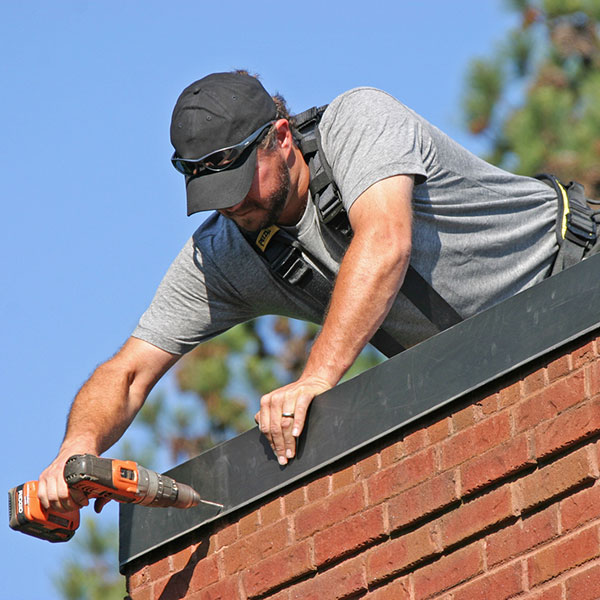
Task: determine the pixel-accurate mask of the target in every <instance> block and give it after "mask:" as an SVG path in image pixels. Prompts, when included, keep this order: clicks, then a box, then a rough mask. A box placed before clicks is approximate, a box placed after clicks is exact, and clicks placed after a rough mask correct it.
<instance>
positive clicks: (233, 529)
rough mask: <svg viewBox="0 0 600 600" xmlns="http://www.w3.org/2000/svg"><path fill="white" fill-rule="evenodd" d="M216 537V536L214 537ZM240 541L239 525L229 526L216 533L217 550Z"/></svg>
mask: <svg viewBox="0 0 600 600" xmlns="http://www.w3.org/2000/svg"><path fill="white" fill-rule="evenodd" d="M213 537H214V536H213ZM237 539H238V524H237V522H236V523H232V524H231V525H227V526H226V527H224V528H223V529H221V530H220V531H217V533H216V543H215V550H220V549H221V548H223V547H224V546H229V545H230V544H233V542H235V541H236V540H237Z"/></svg>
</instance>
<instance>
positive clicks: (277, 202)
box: [235, 157, 291, 232]
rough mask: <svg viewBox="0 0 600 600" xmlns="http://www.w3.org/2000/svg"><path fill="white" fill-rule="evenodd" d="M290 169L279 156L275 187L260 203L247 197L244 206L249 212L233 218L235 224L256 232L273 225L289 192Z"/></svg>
mask: <svg viewBox="0 0 600 600" xmlns="http://www.w3.org/2000/svg"><path fill="white" fill-rule="evenodd" d="M290 181H291V180H290V171H289V168H288V166H287V164H286V163H285V160H284V159H283V158H282V157H280V160H279V164H278V165H277V187H276V189H275V190H274V191H273V192H272V193H271V194H270V195H269V196H268V197H267V198H265V199H264V200H262V201H261V203H260V204H258V203H257V202H255V201H253V200H251V199H248V200H247V207H244V208H245V209H246V211H248V213H249V215H250V216H249V217H247V218H245V216H241V217H239V218H238V219H235V221H236V223H237V225H238V226H239V227H240V228H241V229H243V230H245V231H248V232H256V231H260V230H261V229H266V228H267V227H270V226H271V225H275V224H276V223H277V222H278V221H279V219H280V217H281V215H282V213H283V210H284V209H285V205H286V202H287V199H288V196H289V193H290V186H291V183H290Z"/></svg>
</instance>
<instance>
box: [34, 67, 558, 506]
mask: <svg viewBox="0 0 600 600" xmlns="http://www.w3.org/2000/svg"><path fill="white" fill-rule="evenodd" d="M275 100H277V102H275V101H274V99H273V98H271V96H269V94H268V93H267V92H266V91H265V90H264V88H263V87H262V86H261V84H260V83H259V82H258V80H257V79H256V78H254V77H251V76H249V75H247V74H245V73H243V72H235V73H217V74H213V75H209V76H207V77H205V78H204V79H201V80H200V81H197V82H195V83H194V84H192V85H191V86H189V87H188V88H186V90H184V91H183V93H182V94H181V96H180V98H179V99H178V101H177V104H176V106H175V109H174V113H173V119H172V123H171V140H172V142H173V145H174V147H175V154H174V157H173V164H174V166H175V167H176V168H177V169H178V170H179V171H181V172H182V173H184V174H185V182H186V191H187V204H188V214H192V213H195V212H198V211H204V210H215V211H216V212H214V213H213V214H211V215H210V216H209V218H208V219H207V220H206V221H205V222H204V223H203V224H202V225H201V226H200V228H199V229H198V230H197V231H196V232H195V233H194V235H193V236H192V238H191V239H190V240H189V242H188V243H187V244H186V245H185V247H184V248H183V250H182V251H181V253H180V254H179V256H178V257H177V258H176V259H175V261H174V262H173V264H172V265H171V267H170V269H169V271H168V273H167V274H166V276H165V278H164V279H163V281H162V282H161V284H160V286H159V288H158V291H157V294H156V296H155V298H154V300H153V302H152V304H151V306H150V307H149V308H148V310H147V311H146V313H145V314H144V315H143V316H142V318H141V320H140V323H139V325H138V327H137V328H136V329H135V331H134V332H133V334H132V336H131V337H130V339H129V340H128V341H127V342H126V343H125V345H124V346H123V348H121V350H120V351H119V352H118V353H117V354H116V355H115V356H114V357H113V358H111V359H110V360H108V361H107V362H106V363H104V364H103V365H101V366H100V367H98V368H97V369H96V371H95V372H94V373H93V375H92V376H91V378H90V379H89V380H88V381H87V382H86V383H85V384H84V386H83V387H82V389H81V390H80V392H79V393H78V395H77V397H76V398H75V400H74V402H73V406H72V408H71V411H70V415H69V419H68V425H67V431H66V434H65V438H64V441H63V443H62V445H61V448H60V450H59V453H58V456H57V457H56V459H55V460H54V461H53V462H52V464H51V465H50V466H49V467H48V468H47V469H46V470H45V471H44V472H43V473H42V475H41V476H40V487H39V495H40V498H41V501H42V503H43V504H44V506H49V505H51V506H53V507H54V508H56V509H60V508H64V509H72V508H74V507H75V506H79V505H82V504H85V503H87V501H86V500H85V498H83V497H82V496H81V495H77V494H76V493H75V492H73V495H70V494H69V492H68V489H67V488H66V485H65V483H64V480H63V478H62V469H63V465H64V462H65V461H66V459H67V458H68V457H69V456H71V455H73V454H76V453H88V452H89V453H94V454H100V453H102V452H104V451H106V450H107V449H108V448H109V447H110V446H111V445H112V444H114V443H115V442H116V441H117V440H118V439H119V438H120V436H121V435H122V434H123V432H124V431H125V430H126V429H127V427H128V426H129V424H130V423H131V421H132V420H133V418H134V416H135V415H136V414H137V412H138V411H139V409H140V408H141V406H142V404H143V402H144V400H145V398H146V397H147V395H148V393H149V392H150V390H151V389H152V387H153V386H154V384H155V383H156V382H157V381H158V380H159V379H160V377H161V376H162V375H163V374H164V373H165V372H166V371H167V370H168V369H169V368H170V367H171V366H172V365H173V364H174V363H175V362H176V361H177V359H178V357H179V356H180V355H182V354H183V353H185V352H187V351H189V350H191V349H192V348H194V347H195V346H196V345H197V344H198V343H201V342H202V341H205V340H207V339H209V338H211V337H213V336H215V335H218V334H219V333H221V332H223V331H225V330H226V329H228V328H229V327H231V326H233V325H235V324H237V323H240V322H243V321H245V320H248V319H252V318H255V317H257V316H260V315H263V314H282V315H286V316H290V317H295V318H299V319H305V320H312V321H314V322H318V323H322V324H323V327H322V330H321V333H320V335H319V336H318V338H317V339H316V341H315V343H314V345H313V347H312V350H311V353H310V356H309V358H308V361H307V363H306V366H305V368H304V371H303V373H302V375H301V377H300V378H299V379H298V381H295V382H293V383H291V384H289V385H287V386H285V387H283V388H281V389H278V390H275V391H273V392H271V393H270V394H267V395H265V396H264V397H263V398H262V399H261V406H260V412H259V413H258V414H257V415H256V420H257V422H258V423H259V426H260V429H261V431H262V432H263V433H264V434H265V435H266V436H267V438H268V440H269V442H270V444H271V446H272V447H273V450H274V452H275V455H276V457H277V460H278V461H279V463H280V464H282V465H284V464H286V463H287V462H288V461H289V460H290V459H291V458H293V457H294V455H295V447H296V443H295V442H296V438H297V437H298V436H299V435H300V434H301V432H302V428H303V425H304V421H305V416H306V412H307V409H308V407H309V404H310V403H311V401H312V399H313V398H314V397H315V396H316V395H318V394H320V393H322V392H324V391H326V390H328V389H330V388H331V387H333V386H334V385H336V383H337V382H338V381H339V380H340V378H341V377H342V375H343V374H344V373H345V371H346V370H347V369H348V368H349V367H350V365H351V364H352V363H353V361H354V360H355V358H356V357H357V355H358V354H359V353H360V351H361V350H362V348H363V347H364V346H365V345H366V344H367V343H368V342H369V340H370V339H371V338H372V337H373V335H374V334H376V332H377V331H378V330H380V329H383V330H384V331H385V332H386V333H387V335H389V336H391V337H392V338H394V339H396V340H398V341H399V342H400V343H401V344H402V345H403V346H405V347H409V346H411V345H414V344H415V343H418V342H419V341H421V340H423V339H425V338H427V337H429V336H431V335H433V334H435V333H436V332H437V331H439V329H440V327H439V326H437V325H436V324H435V319H433V320H431V319H428V318H425V316H424V314H423V311H422V310H420V308H419V307H418V306H416V305H415V304H414V303H413V301H412V300H411V299H409V295H408V294H405V293H403V292H400V293H399V290H400V288H401V286H402V285H403V282H404V279H405V275H406V273H407V271H408V269H409V262H410V267H411V269H414V270H416V272H417V273H418V274H419V276H420V277H421V278H422V279H423V280H425V281H426V282H427V285H428V286H430V287H431V288H432V289H434V290H435V292H436V293H437V294H439V295H440V296H441V298H442V299H443V302H445V303H446V304H447V305H449V307H451V309H452V310H454V311H456V313H458V314H459V315H460V316H461V317H463V318H465V317H468V316H470V315H473V314H475V313H477V312H478V311H480V310H482V309H485V308H487V307H490V306H492V305H493V304H495V303H497V302H499V301H501V300H503V299H505V298H508V297H509V296H512V295H514V294H515V293H518V292H519V291H521V290H523V289H525V288H527V287H529V286H531V285H533V284H535V283H537V282H539V281H541V280H542V279H543V278H544V277H546V276H547V275H548V274H549V272H550V269H551V267H552V265H553V262H554V260H555V258H556V255H557V251H558V248H559V245H558V242H557V237H556V234H555V229H556V227H555V225H556V221H557V214H558V212H559V204H558V200H557V194H556V192H555V190H554V189H553V188H552V187H550V186H548V185H546V184H545V183H542V182H540V181H538V180H536V179H532V178H526V177H519V176H515V175H512V174H509V173H506V172H504V171H502V170H500V169H497V168H495V167H493V166H491V165H489V164H487V163H485V162H484V161H482V160H480V159H478V158H477V157H475V156H473V155H472V154H470V153H469V152H467V151H466V150H464V149H463V148H462V147H460V146H459V145H458V144H456V143H455V142H453V141H452V140H451V139H449V138H448V137H447V136H445V135H444V134H443V133H442V132H440V131H439V130H438V129H436V128H435V127H433V126H432V125H431V124H429V123H427V122H426V121H425V120H424V119H422V118H421V117H419V116H418V115H416V114H415V113H414V112H412V111H411V110H410V109H408V108H407V107H405V106H404V105H402V104H401V103H400V102H398V101H397V100H395V99H394V98H392V97H391V96H389V95H388V94H386V93H384V92H381V91H379V90H375V89H372V88H359V89H355V90H351V91H349V92H347V93H345V94H342V95H341V96H340V97H338V98H336V99H335V100H334V101H333V102H332V103H331V104H330V105H329V107H328V108H327V109H326V110H325V112H324V113H323V115H322V118H321V119H320V122H319V123H318V130H319V132H320V142H321V152H322V154H323V155H324V159H325V160H326V162H327V163H329V166H330V168H331V172H332V177H333V179H334V180H335V184H336V185H337V188H338V189H339V194H340V196H341V200H342V202H343V206H344V208H345V211H346V213H347V217H348V219H349V222H350V225H351V228H352V237H351V241H348V240H341V239H340V236H339V235H338V234H337V233H336V232H333V231H331V230H330V228H329V227H328V226H327V225H325V224H324V223H323V220H322V219H321V218H320V216H319V213H318V211H317V209H316V207H315V204H314V202H313V198H312V195H311V193H309V184H310V182H311V171H310V168H309V164H308V163H307V159H306V157H305V155H304V154H303V152H302V151H301V149H300V147H299V145H298V143H297V141H296V140H295V136H296V138H297V137H298V134H297V133H295V131H294V129H293V127H292V125H291V124H290V121H289V119H288V118H287V115H286V112H285V109H284V107H283V106H282V103H281V102H280V101H279V99H278V98H275ZM273 224H276V225H278V226H279V227H280V228H281V230H282V231H284V232H286V233H287V234H288V236H289V237H291V238H292V239H294V240H296V241H297V242H299V244H300V246H301V247H302V249H303V251H304V252H305V254H306V256H307V257H309V259H308V260H309V261H310V257H312V258H313V259H314V264H316V265H317V266H316V267H315V269H316V271H319V270H320V269H321V270H323V271H330V272H331V273H334V274H335V275H336V278H335V285H334V286H333V292H332V293H331V298H330V301H329V304H328V306H323V305H322V303H319V302H318V301H315V299H314V298H313V297H311V295H310V294H308V293H307V292H306V290H304V289H302V288H294V287H293V286H291V285H289V282H286V281H282V280H280V279H278V278H277V277H276V276H275V275H274V273H273V271H272V270H271V269H270V268H269V266H268V264H266V263H265V261H264V260H263V258H262V257H261V256H260V255H259V254H260V253H259V252H257V251H255V250H254V249H253V248H252V247H251V244H250V243H249V241H248V239H246V237H245V235H244V234H246V235H247V234H248V232H257V231H259V230H262V229H264V228H267V227H268V226H271V225H273ZM313 266H314V265H313ZM403 290H404V288H403Z"/></svg>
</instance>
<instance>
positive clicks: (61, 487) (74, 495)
mask: <svg viewBox="0 0 600 600" xmlns="http://www.w3.org/2000/svg"><path fill="white" fill-rule="evenodd" d="M74 454H85V452H82V451H72V450H69V449H64V450H61V452H59V454H58V456H57V457H56V458H55V459H54V461H52V463H51V464H50V465H49V466H48V467H47V468H46V469H44V471H43V472H42V474H41V475H40V476H39V480H38V492H37V493H38V499H39V501H40V503H41V504H42V506H43V507H44V508H45V509H48V508H51V509H53V510H56V511H58V512H69V511H72V510H76V509H79V508H81V507H82V506H87V505H88V504H89V500H88V498H87V496H86V495H85V494H84V493H83V492H80V491H79V490H72V489H70V488H69V487H68V486H67V482H66V481H65V477H64V469H65V463H66V462H67V460H68V459H69V458H71V456H73V455H74Z"/></svg>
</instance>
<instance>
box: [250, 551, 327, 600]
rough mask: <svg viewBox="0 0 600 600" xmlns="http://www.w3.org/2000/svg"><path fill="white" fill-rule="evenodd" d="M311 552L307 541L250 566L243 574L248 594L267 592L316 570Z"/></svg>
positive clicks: (253, 595)
mask: <svg viewBox="0 0 600 600" xmlns="http://www.w3.org/2000/svg"><path fill="white" fill-rule="evenodd" d="M310 554H311V552H310V545H309V542H308V541H305V542H303V543H299V544H296V545H295V546H291V547H289V548H286V549H285V550H283V551H282V552H280V553H279V554H275V555H273V556H270V557H269V558H267V559H265V560H262V561H261V562H259V563H258V564H256V565H252V566H250V567H249V568H248V569H246V571H244V572H243V574H242V579H243V583H244V589H245V590H246V594H247V595H248V597H249V598H254V597H256V596H260V595H263V594H266V593H267V592H268V591H269V590H272V589H274V588H276V587H279V586H281V585H283V584H285V583H288V582H290V581H293V580H294V579H297V578H298V577H301V576H302V575H306V574H308V573H310V572H312V571H314V570H315V567H314V566H313V564H312V560H311V557H310Z"/></svg>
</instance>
